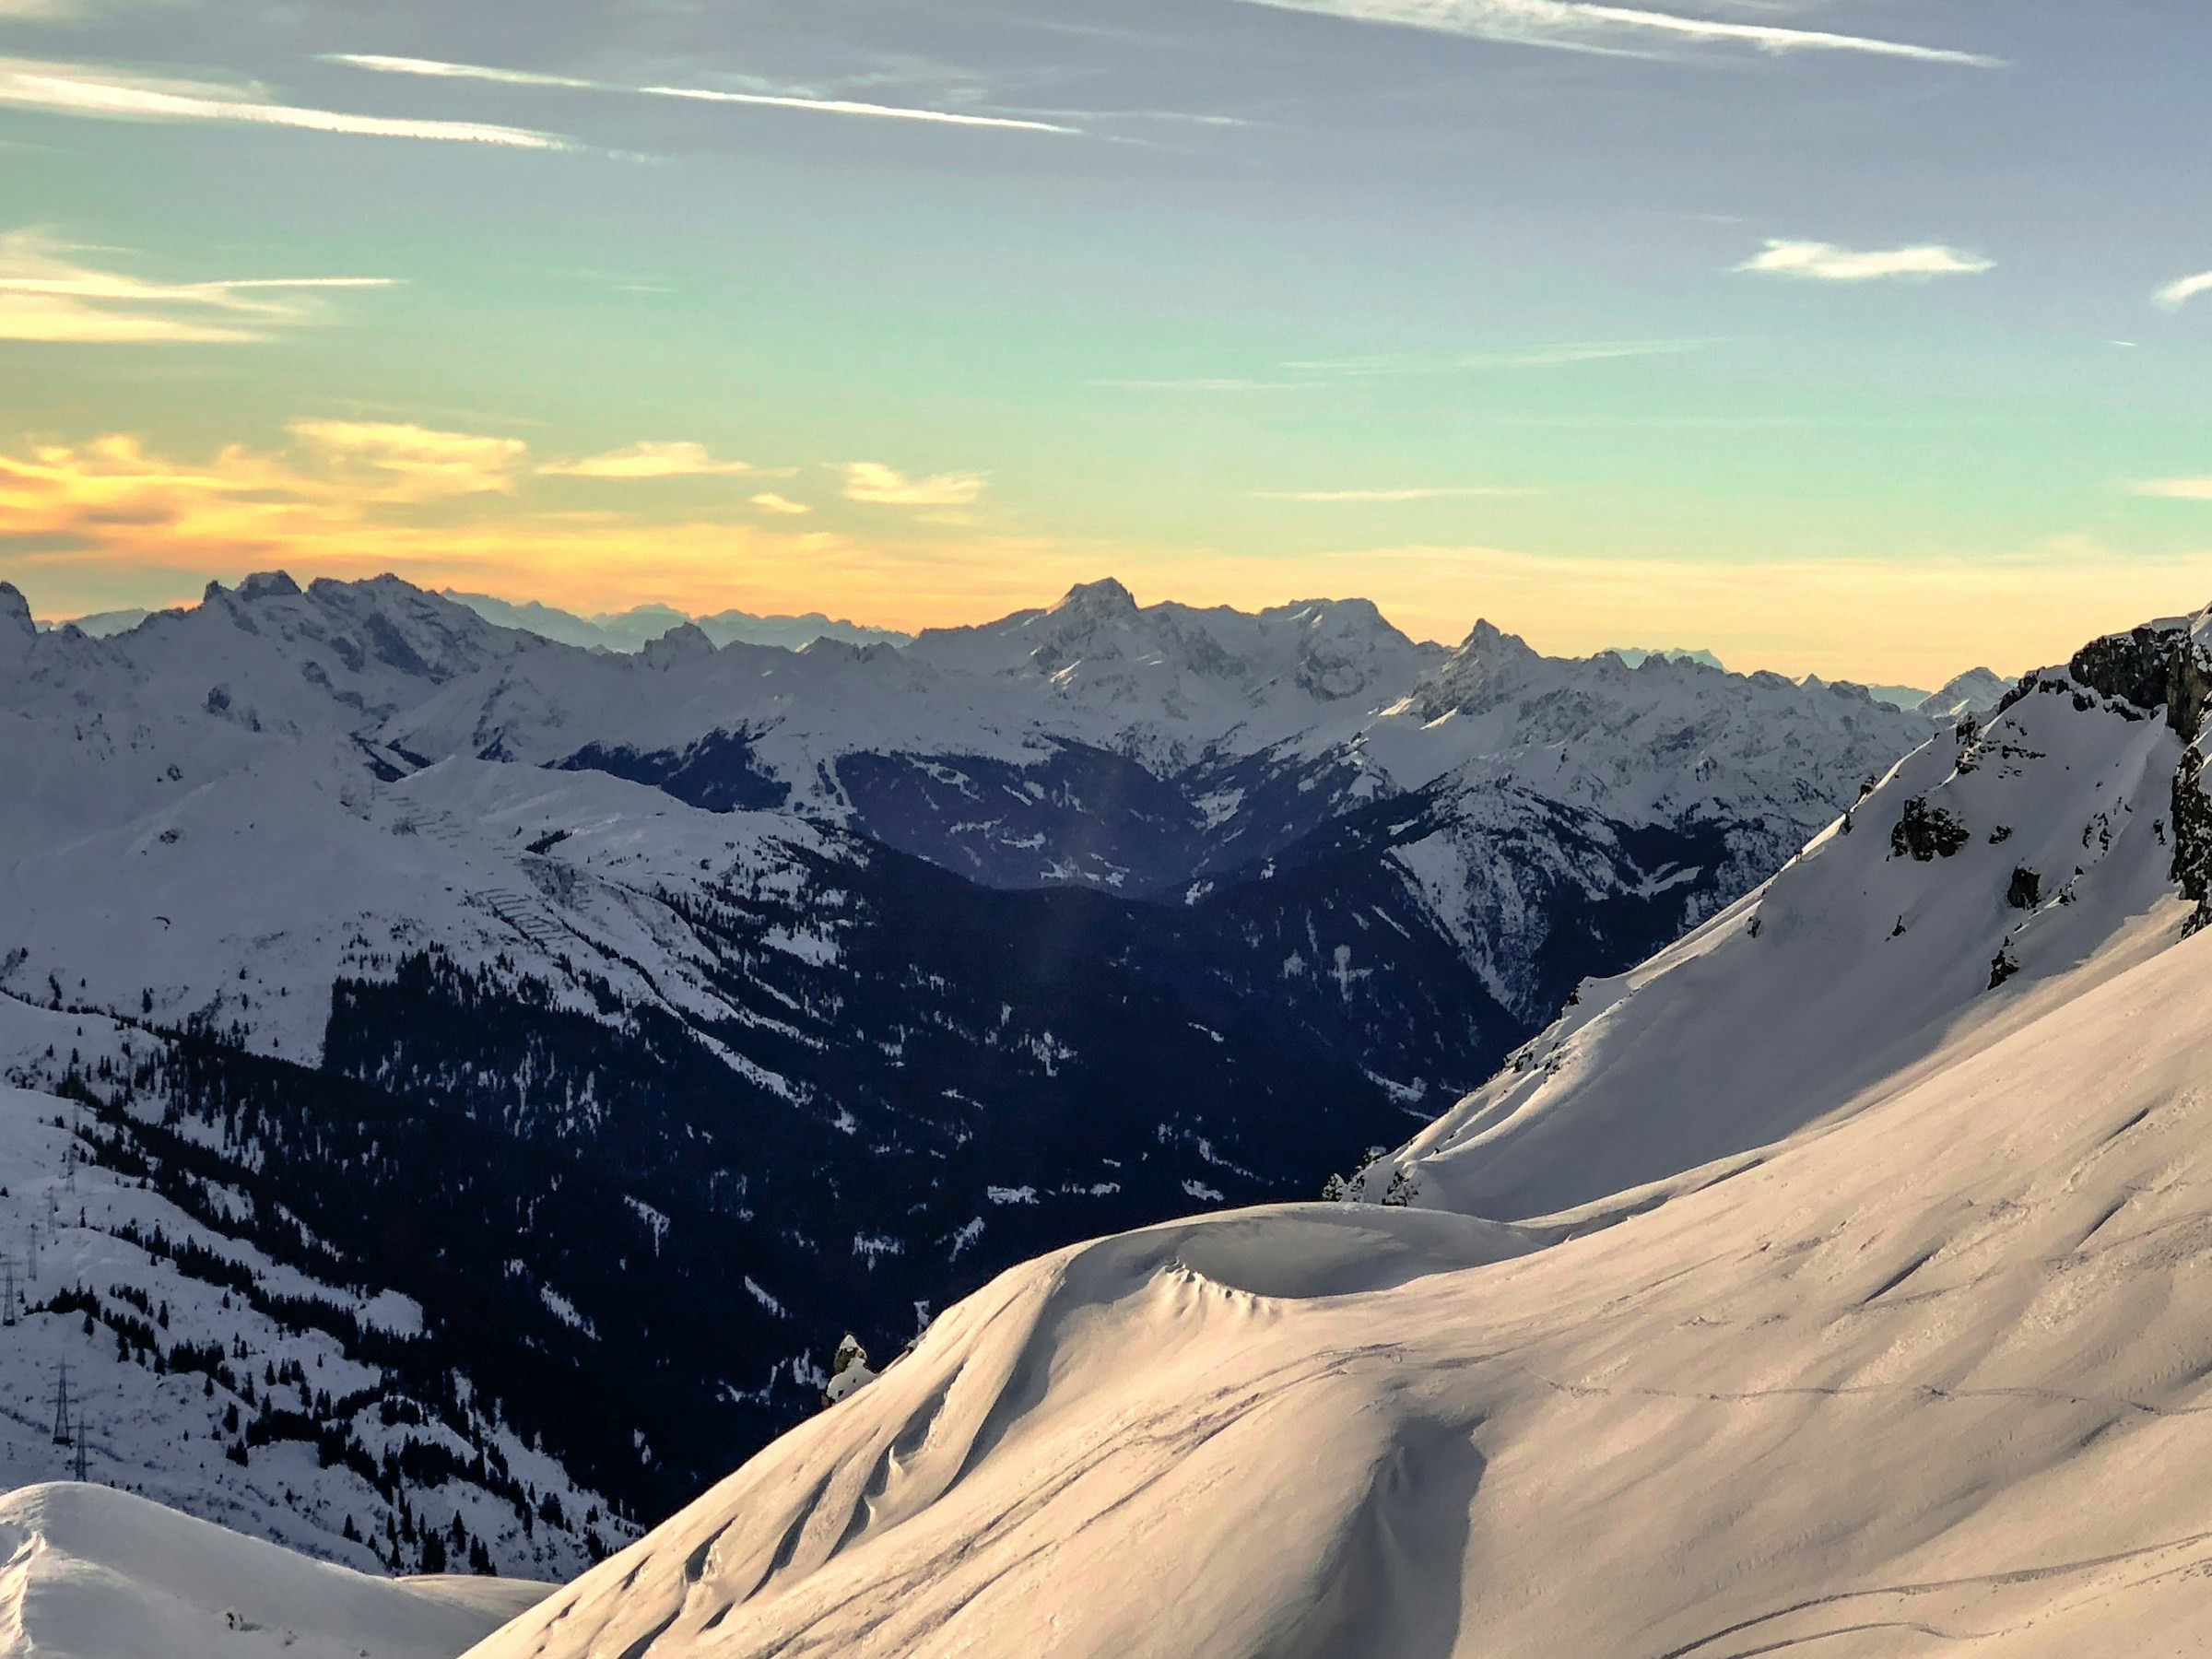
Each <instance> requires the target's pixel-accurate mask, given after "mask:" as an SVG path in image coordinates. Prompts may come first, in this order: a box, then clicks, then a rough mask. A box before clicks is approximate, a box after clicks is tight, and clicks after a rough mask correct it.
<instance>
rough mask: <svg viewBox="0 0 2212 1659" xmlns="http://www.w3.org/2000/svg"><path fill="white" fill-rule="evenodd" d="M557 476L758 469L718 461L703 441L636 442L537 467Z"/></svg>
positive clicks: (690, 474) (696, 474)
mask: <svg viewBox="0 0 2212 1659" xmlns="http://www.w3.org/2000/svg"><path fill="white" fill-rule="evenodd" d="M537 470H538V471H539V472H541V473H544V474H546V475H547V476H548V477H557V478H609V479H637V478H705V477H727V478H735V477H749V476H750V475H751V474H752V473H754V472H755V471H757V470H758V469H757V468H755V467H754V466H753V465H752V464H751V463H750V462H746V461H717V460H716V459H715V458H714V457H713V455H712V453H709V452H708V449H707V446H706V445H705V444H703V443H633V444H631V445H630V446H629V448H628V449H618V450H609V451H607V452H606V453H605V454H603V455H589V456H586V457H585V458H584V459H582V460H581V461H548V462H547V463H546V464H545V465H543V466H541V467H539V468H538V469H537Z"/></svg>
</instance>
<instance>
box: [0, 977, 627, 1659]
mask: <svg viewBox="0 0 2212 1659" xmlns="http://www.w3.org/2000/svg"><path fill="white" fill-rule="evenodd" d="M12 1023H13V1025H14V1029H15V1030H17V1031H18V1032H20V1031H22V1030H23V1029H24V1023H23V1016H22V1015H21V1014H20V1013H18V1016H17V1017H16V1019H15V1021H14V1022H12ZM43 1023H44V1025H45V1026H46V1028H47V1030H49V1032H50V1033H51V1034H52V1035H53V1037H54V1038H55V1039H56V1040H57V1041H65V1042H71V1043H72V1044H74V1045H76V1046H78V1047H79V1048H80V1050H81V1052H82V1054H83V1056H84V1058H85V1060H86V1062H87V1064H88V1065H95V1066H99V1065H100V1063H101V1062H103V1061H104V1062H108V1063H109V1066H108V1067H103V1068H102V1069H108V1068H113V1069H121V1070H125V1071H127V1070H129V1069H131V1068H133V1066H134V1065H135V1063H136V1062H142V1061H143V1060H144V1059H145V1058H146V1057H147V1053H148V1051H149V1048H150V1045H148V1044H147V1043H146V1042H145V1041H143V1040H142V1039H137V1040H135V1039H132V1038H131V1037H130V1036H129V1034H128V1033H124V1034H121V1035H120V1039H119V1037H118V1034H117V1033H114V1032H112V1031H109V1030H101V1029H100V1026H99V1025H98V1024H95V1025H93V1026H91V1027H89V1028H88V1027H87V1025H86V1024H84V1023H83V1022H80V1021H77V1020H74V1019H70V1020H64V1019H60V1018H48V1019H46V1020H45V1021H44V1022H43ZM157 1161H158V1160H157ZM148 1172H149V1163H148V1159H147V1152H146V1150H145V1148H144V1147H142V1146H141V1145H140V1144H139V1137H138V1136H136V1135H133V1134H132V1133H131V1130H130V1128H129V1127H128V1125H127V1124H114V1123H109V1124H102V1123H101V1122H100V1121H99V1120H98V1119H97V1118H95V1117H94V1115H93V1114H92V1113H90V1112H88V1111H87V1110H86V1109H85V1108H84V1106H83V1104H82V1103H81V1102H78V1101H75V1100H59V1099H56V1098H54V1097H53V1096H51V1095H44V1094H37V1093H33V1092H30V1091H28V1090H24V1089H18V1088H6V1087H0V1257H4V1258H5V1269H4V1272H5V1282H6V1285H7V1286H10V1287H12V1289H13V1292H14V1296H15V1299H16V1305H15V1306H14V1307H13V1308H8V1309H6V1312H5V1313H4V1314H0V1318H5V1320H6V1324H4V1325H0V1486H20V1485H25V1484H28V1483H32V1482H37V1481H42V1480H51V1479H59V1478H62V1477H65V1476H67V1475H68V1474H69V1473H70V1471H71V1470H72V1468H73V1467H74V1463H75V1459H76V1456H77V1454H78V1453H79V1452H81V1453H82V1454H83V1456H84V1461H85V1471H86V1475H87V1477H88V1478H89V1479H91V1480H93V1481H95V1482H98V1483H100V1484H103V1485H105V1486H111V1487H115V1488H122V1489H124V1490H128V1491H132V1492H136V1493H142V1494H144V1495H145V1496H147V1497H148V1498H152V1499H156V1500H159V1501H160V1502H162V1503H165V1504H170V1505H173V1506H174V1507H176V1508H177V1509H180V1510H183V1511H187V1512H190V1513H192V1514H194V1515H198V1516H201V1517H203V1518H204V1519H206V1520H210V1521H217V1522H220V1523H221V1524H223V1525H225V1526H227V1527H229V1528H231V1529H232V1530H234V1531H237V1532H240V1533H243V1534H246V1535H251V1536H254V1537H262V1538H269V1539H274V1540H276V1541H277V1542H278V1543H281V1544H284V1545H287V1546H288V1547H290V1548H292V1549H295V1550H300V1551H304V1552H306V1553H307V1554H309V1555H312V1556H314V1557H317V1558H319V1559H324V1560H330V1561H336V1562H343V1563H346V1564H347V1565H349V1566H352V1567H355V1568H358V1569H360V1570H363V1571H371V1572H375V1571H394V1570H405V1571H415V1570H417V1569H418V1568H419V1566H420V1565H421V1563H422V1560H423V1557H424V1549H425V1547H426V1541H427V1539H428V1538H429V1535H430V1534H432V1533H435V1534H437V1535H438V1537H439V1544H438V1546H437V1547H436V1549H435V1550H434V1551H433V1555H434V1557H435V1559H434V1561H433V1565H435V1564H436V1561H441V1560H450V1561H451V1563H452V1565H453V1567H454V1568H455V1569H457V1570H458V1569H465V1568H466V1567H467V1566H468V1565H469V1563H470V1561H471V1559H472V1557H474V1558H476V1559H477V1564H478V1565H479V1566H481V1567H483V1568H485V1569H486V1570H488V1571H489V1570H492V1569H496V1570H497V1571H499V1572H500V1573H502V1574H508V1575H516V1576H520V1577H523V1578H529V1579H556V1578H562V1577H566V1576H569V1575H570V1574H572V1573H573V1572H575V1571H578V1570H580V1569H581V1568H582V1567H583V1566H584V1565H586V1564H588V1563H589V1562H590V1561H591V1560H592V1559H594V1553H593V1550H592V1548H590V1547H587V1545H586V1542H585V1538H584V1531H585V1530H586V1529H585V1525H584V1517H586V1516H587V1515H588V1516H591V1517H592V1525H594V1526H595V1527H596V1530H597V1531H598V1532H599V1534H601V1535H602V1542H601V1544H600V1546H599V1548H600V1549H601V1551H602V1552H603V1551H604V1548H605V1547H606V1544H608V1543H618V1542H619V1541H621V1539H622V1538H623V1537H624V1536H625V1535H626V1534H625V1532H624V1530H623V1528H622V1526H621V1524H619V1523H618V1522H614V1521H610V1520H606V1519H603V1518H601V1517H600V1516H599V1514H598V1511H599V1509H600V1507H601V1506H602V1505H603V1504H604V1503H605V1500H603V1499H601V1498H600V1497H599V1496H598V1495H597V1494H595V1493H593V1492H588V1491H583V1490H580V1489H579V1488H577V1487H576V1485H575V1484H574V1483H573V1482H572V1481H571V1480H569V1479H568V1478H567V1477H566V1476H565V1475H564V1473H563V1471H562V1470H561V1468H560V1466H559V1464H558V1463H557V1462H555V1461H554V1460H553V1459H552V1458H549V1457H547V1456H545V1455H544V1454H542V1453H539V1452H537V1451H535V1450H534V1449H533V1448H532V1447H530V1446H529V1445H528V1444H527V1443H525V1441H524V1438H523V1437H522V1436H521V1435H519V1434H517V1433H516V1432H515V1431H514V1430H512V1428H509V1427H507V1426H505V1425H503V1424H501V1423H500V1422H498V1421H496V1420H494V1419H492V1418H491V1417H490V1416H489V1414H488V1413H487V1412H484V1411H471V1410H470V1409H468V1408H467V1407H466V1406H465V1405H459V1404H457V1403H455V1402H441V1401H440V1399H439V1398H438V1397H437V1396H436V1395H435V1394H431V1395H428V1396H424V1395H422V1394H418V1392H416V1390H415V1389H414V1388H413V1387H411V1385H410V1382H411V1381H419V1379H409V1378H408V1376H407V1374H406V1373H407V1371H408V1369H409V1368H407V1367H406V1364H405V1361H404V1359H403V1350H404V1349H405V1348H406V1345H407V1344H408V1343H409V1342H410V1341H413V1340H418V1339H419V1338H420V1336H421V1335H422V1310H421V1309H420V1308H419V1307H418V1306H417V1305H416V1304H415V1303H414V1301H413V1300H411V1299H409V1298H407V1297H406V1296H404V1295H401V1294H398V1293H396V1292H393V1291H381V1292H380V1291H377V1290H373V1289H368V1290H364V1289H359V1288H346V1287H344V1286H341V1285H335V1284H330V1283H326V1282H324V1281H323V1280H320V1279H318V1278H317V1277H314V1276H312V1274H311V1273H309V1272H306V1271H303V1270H302V1269H301V1268H300V1266H297V1265H288V1264H286V1263H282V1262H278V1261H276V1260H273V1259H272V1258H271V1257H270V1256H269V1255H268V1254H267V1253H265V1252H264V1251H262V1250H260V1249H258V1248H256V1247H255V1246H254V1245H253V1244H252V1243H250V1242H247V1241H244V1240H242V1239H240V1238H238V1237H235V1236H233V1233H234V1231H242V1230H244V1229H243V1227H242V1226H240V1225H238V1224H239V1223H242V1222H244V1221H245V1220H247V1219H248V1218H251V1217H252V1216H253V1209H254V1201H253V1198H252V1197H251V1196H250V1195H249V1194H246V1193H244V1192H242V1191H241V1190H239V1189H236V1188H231V1187H224V1186H221V1185H218V1184H215V1183H209V1182H194V1183H191V1185H192V1189H193V1190H192V1194H191V1195H192V1196H193V1197H194V1199H195V1200H196V1202H195V1203H194V1209H193V1210H192V1211H187V1210H185V1209H183V1208H182V1207H180V1206H179V1205H178V1204H176V1203H173V1202H171V1200H170V1199H168V1198H166V1197H164V1196H162V1195H161V1194H159V1193H158V1192H156V1191H153V1190H151V1189H150V1188H149V1187H148V1186H147V1180H146V1176H147V1173H148ZM218 1217H230V1218H235V1219H234V1223H233V1227H232V1228H231V1229H228V1230H227V1229H225V1228H224V1227H222V1226H220V1225H218V1224H216V1221H215V1220H214V1219H213V1218H218ZM328 1265H334V1266H335V1265H336V1264H335V1262H331V1263H329V1264H328ZM0 1300H5V1297H4V1296H0ZM65 1370H66V1374H67V1382H66V1405H67V1416H68V1427H69V1430H70V1435H71V1440H72V1442H73V1443H71V1444H67V1445H64V1444H57V1443H56V1441H55V1435H54V1431H55V1428H56V1419H57V1418H58V1417H59V1416H60V1415H61V1411H62V1406H63V1404H64V1401H63V1391H64V1386H65V1385H64V1382H63V1377H64V1371H65ZM458 1387H459V1389H460V1391H461V1398H462V1400H465V1399H466V1397H467V1389H466V1382H465V1379H463V1380H460V1382H459V1383H458ZM441 1406H442V1407H443V1408H442V1409H441ZM77 1441H81V1442H82V1443H81V1445H78V1444H76V1443H74V1442H77ZM548 1498H550V1499H553V1500H558V1502H559V1513H560V1514H561V1515H562V1516H563V1517H564V1519H565V1518H566V1517H570V1516H573V1517H574V1518H575V1524H572V1525H571V1524H562V1525H559V1526H556V1525H553V1524H545V1523H544V1522H543V1521H542V1519H541V1514H540V1511H541V1509H542V1508H543V1506H544V1505H545V1503H546V1501H547V1499H548ZM456 1523H457V1524H458V1527H459V1530H458V1532H456V1530H455V1526H456ZM0 1651H5V1649H0Z"/></svg>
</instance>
